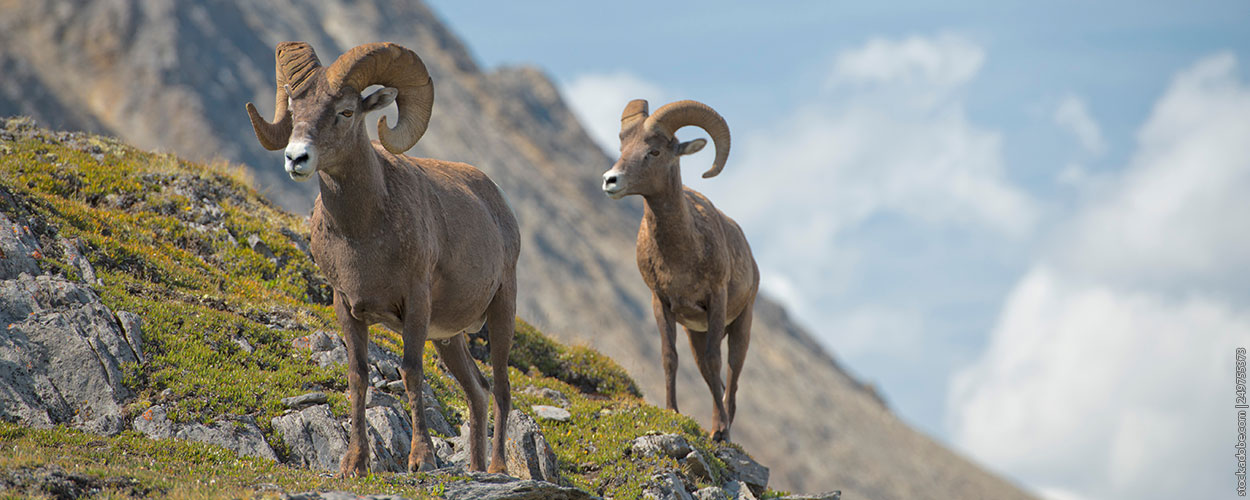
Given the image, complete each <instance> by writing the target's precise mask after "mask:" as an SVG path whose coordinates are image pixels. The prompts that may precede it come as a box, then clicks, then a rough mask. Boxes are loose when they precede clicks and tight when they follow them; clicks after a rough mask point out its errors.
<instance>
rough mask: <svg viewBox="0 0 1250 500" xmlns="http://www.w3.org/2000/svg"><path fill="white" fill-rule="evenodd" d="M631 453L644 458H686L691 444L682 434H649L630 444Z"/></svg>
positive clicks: (691, 449) (690, 449)
mask: <svg viewBox="0 0 1250 500" xmlns="http://www.w3.org/2000/svg"><path fill="white" fill-rule="evenodd" d="M629 448H630V451H632V452H633V453H634V454H636V455H640V456H644V457H652V456H666V457H672V458H674V459H682V458H685V457H686V455H689V454H690V452H691V451H694V449H693V448H691V447H690V443H689V442H688V441H686V438H684V437H682V436H681V435H680V434H647V435H645V436H638V437H637V438H635V439H634V442H633V443H632V444H630V447H629Z"/></svg>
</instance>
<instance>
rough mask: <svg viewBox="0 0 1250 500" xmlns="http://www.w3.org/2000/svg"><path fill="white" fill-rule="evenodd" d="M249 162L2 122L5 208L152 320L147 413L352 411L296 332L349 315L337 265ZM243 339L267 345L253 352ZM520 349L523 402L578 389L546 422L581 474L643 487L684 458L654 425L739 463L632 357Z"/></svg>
mask: <svg viewBox="0 0 1250 500" xmlns="http://www.w3.org/2000/svg"><path fill="white" fill-rule="evenodd" d="M240 172H242V169H240V168H237V167H232V166H230V165H227V164H224V163H216V164H211V165H202V164H196V163H191V162H186V161H183V160H180V159H178V158H176V157H173V156H170V155H162V154H154V153H148V152H144V151H140V150H137V149H135V148H133V147H130V146H127V145H125V144H122V143H120V142H117V141H115V140H113V139H108V138H103V137H98V136H89V135H85V134H78V133H53V132H47V131H42V130H38V129H35V128H33V126H31V125H30V123H29V122H26V121H22V120H8V121H7V122H6V123H4V127H3V128H2V129H0V211H3V212H5V213H6V214H7V215H8V216H9V217H10V219H13V220H15V221H22V223H25V224H28V225H29V226H30V230H31V232H32V234H34V235H35V236H36V237H38V238H39V239H40V241H41V246H42V247H43V249H44V254H43V255H42V256H41V257H40V263H41V265H42V266H43V267H44V268H45V269H48V270H51V271H52V272H54V273H60V274H62V275H65V276H66V277H67V278H70V279H76V280H77V279H82V277H81V273H80V272H79V270H78V269H77V268H75V267H74V266H72V265H70V264H69V263H68V262H67V260H66V257H65V256H64V255H62V253H61V250H60V249H59V246H58V245H57V244H56V243H55V241H56V239H57V238H58V237H59V238H67V239H70V240H76V241H78V242H80V247H81V249H82V252H83V254H84V255H85V256H86V257H87V259H88V260H89V261H90V262H91V263H92V264H93V266H94V269H95V272H96V273H97V275H98V277H99V279H100V283H99V284H93V288H95V290H96V291H97V292H98V293H99V295H100V297H101V299H102V300H103V301H104V303H105V304H106V305H108V306H109V307H110V308H112V309H114V310H124V311H130V312H133V313H135V314H138V315H139V316H140V317H142V319H143V333H144V352H145V355H146V356H147V362H146V363H143V364H131V365H127V366H125V367H124V371H125V384H126V385H127V386H128V387H129V388H131V389H132V390H133V391H134V392H135V394H136V396H135V398H134V400H133V401H132V402H130V403H129V405H128V406H127V410H128V413H129V415H130V416H131V417H133V416H135V415H138V414H139V413H141V412H142V411H143V410H145V409H146V408H148V407H150V406H151V405H153V404H157V403H158V402H159V403H160V404H164V405H166V406H167V408H168V409H169V417H170V418H171V419H172V420H174V421H181V422H189V421H198V422H202V423H211V422H213V421H214V420H216V419H219V418H222V417H227V416H232V415H251V416H253V417H255V419H256V421H257V422H258V423H259V424H260V426H261V429H262V431H263V432H265V433H266V435H267V437H270V438H272V437H273V436H272V429H271V428H270V425H269V421H270V419H271V418H273V417H275V416H278V415H280V414H281V413H282V411H283V407H282V405H281V403H280V400H281V399H282V398H284V397H288V396H294V395H298V394H302V393H305V392H308V391H310V390H321V391H325V392H326V393H327V394H329V395H330V403H331V408H332V410H333V411H334V412H335V413H336V414H337V415H344V414H346V412H347V401H346V398H345V397H344V394H343V391H344V390H345V389H346V380H347V378H346V376H345V373H344V368H343V367H331V368H321V367H318V366H316V365H315V364H313V363H311V362H310V361H309V354H308V352H307V351H302V350H300V349H297V348H295V347H293V346H292V344H291V341H292V340H293V339H295V338H296V337H300V336H303V335H307V334H309V333H310V332H312V331H315V330H320V329H324V330H330V331H336V330H337V329H336V327H335V325H336V322H335V321H334V317H333V311H332V310H331V309H330V308H329V307H328V306H327V305H326V302H327V300H326V298H327V297H329V289H328V286H327V285H326V282H325V279H324V278H323V277H322V276H321V275H320V273H319V272H318V270H317V268H316V266H315V265H314V264H313V262H312V261H311V259H310V258H309V257H308V256H307V255H306V254H305V253H303V251H301V250H300V249H299V241H300V240H301V239H302V240H303V241H307V239H308V230H307V227H306V223H305V222H304V221H303V220H302V218H300V217H296V216H294V215H291V214H289V213H286V212H284V211H282V210H281V209H279V208H277V207H275V206H273V205H272V204H271V203H269V202H268V201H267V200H265V199H264V198H263V197H262V196H260V195H259V194H258V193H257V192H256V191H255V190H254V189H252V188H251V187H249V185H248V180H247V179H246V178H245V176H243V175H242V174H241V173H240ZM6 192H7V193H8V195H4V194H5V193H6ZM197 228H198V229H197ZM249 236H257V237H259V238H260V239H261V240H262V241H263V242H264V243H265V245H266V246H267V247H268V248H269V249H270V250H271V251H272V252H273V254H274V255H275V257H276V259H273V260H271V259H269V258H267V257H266V256H264V255H262V254H260V253H258V252H256V251H253V250H252V249H251V248H250V246H249V245H248V244H247V239H248V237H249ZM275 261H276V262H275ZM521 293H528V292H527V291H525V290H522V292H521ZM372 336H373V339H374V341H375V342H377V343H378V344H380V345H382V346H383V347H384V348H389V349H392V350H394V351H395V352H397V353H398V352H400V351H401V349H402V340H401V339H400V338H399V336H398V335H396V334H394V333H392V332H389V331H385V330H382V329H380V328H375V329H373V330H372ZM239 340H245V341H246V343H247V344H249V345H250V346H252V347H253V351H252V352H250V353H249V352H246V351H245V350H244V349H242V348H241V347H240V346H239V343H238V341H239ZM473 349H474V351H475V353H477V354H480V353H481V352H484V346H483V345H482V340H481V339H474V345H473ZM426 354H427V355H426V363H425V370H426V374H427V377H428V379H429V381H430V383H431V385H432V387H433V388H434V390H435V395H436V397H437V398H438V399H439V400H440V402H442V403H443V405H444V407H445V408H447V415H446V416H447V418H448V420H449V421H450V422H451V423H452V424H453V425H456V424H458V423H460V422H461V421H463V418H462V415H467V410H466V408H467V406H466V404H465V402H464V398H463V395H462V394H461V393H460V390H459V388H458V387H457V386H456V385H455V383H454V382H453V381H452V380H451V378H450V377H449V376H448V375H447V374H444V373H443V372H442V371H441V370H440V368H439V364H438V362H437V359H436V358H437V357H436V355H435V354H434V350H433V348H432V347H431V346H427V347H426ZM480 359H484V357H483V358H480ZM509 364H510V366H511V367H510V378H511V381H512V386H513V389H514V391H513V402H514V407H515V408H518V409H521V410H523V411H526V412H530V411H531V410H530V406H531V405H533V404H551V402H550V401H547V400H545V399H542V398H539V397H536V396H532V395H528V394H524V393H522V392H521V391H522V390H524V389H525V388H526V387H528V386H541V387H549V388H553V389H556V390H559V391H561V392H563V393H564V394H565V395H566V396H568V397H569V399H570V401H571V407H570V411H571V412H572V415H573V417H572V419H571V420H570V421H569V422H565V423H560V422H551V421H540V422H539V424H540V425H541V426H542V427H543V432H544V434H545V435H546V437H547V440H548V441H549V442H550V443H551V445H552V447H553V448H554V449H555V452H556V455H557V457H558V459H559V464H560V470H561V473H562V475H563V478H564V480H565V481H566V482H567V483H569V484H572V485H574V486H577V487H580V488H583V489H586V490H588V491H591V492H594V493H596V494H599V495H605V496H612V497H615V498H622V499H625V498H637V497H638V496H640V495H641V488H642V485H643V482H645V481H646V480H647V478H648V477H649V476H650V473H651V472H653V471H655V470H657V469H658V468H661V467H675V466H676V463H675V462H673V461H672V460H670V459H663V460H661V459H654V458H640V457H630V456H627V455H626V453H625V450H626V449H627V448H628V443H629V442H630V441H631V440H632V439H634V438H635V437H637V436H638V435H641V434H644V433H647V432H662V433H668V432H677V433H682V434H684V435H685V436H686V437H687V439H689V440H690V441H691V443H692V445H694V446H695V447H696V448H698V449H700V450H703V451H704V452H705V454H706V456H707V457H708V458H709V459H710V461H711V462H713V463H712V466H713V468H714V469H716V470H717V471H719V472H718V473H723V470H724V468H723V464H721V463H720V462H719V461H718V460H716V459H715V458H714V457H713V456H712V455H711V453H710V450H712V449H714V446H713V443H712V442H711V441H710V440H709V438H708V436H707V433H706V432H705V431H704V430H702V429H701V428H700V427H699V425H698V424H697V423H696V422H695V421H693V420H691V419H689V418H687V417H685V416H682V415H678V414H676V413H673V412H670V411H667V410H662V409H659V408H655V407H653V406H649V405H647V404H646V403H645V402H644V401H643V400H642V399H641V393H640V392H639V390H638V387H637V385H636V384H635V383H634V381H633V380H632V379H630V377H629V376H628V375H627V374H626V372H625V371H624V370H623V369H622V368H621V367H620V366H619V365H617V364H616V363H615V362H613V361H612V360H611V359H609V358H607V357H605V356H603V355H602V354H599V353H598V352H596V351H594V350H593V349H590V348H588V347H585V346H574V347H568V346H564V345H561V344H559V343H557V342H555V341H553V340H551V339H549V338H547V337H545V336H544V335H543V334H542V333H541V332H539V331H537V330H536V329H534V328H533V327H532V326H530V325H529V324H527V323H525V322H524V321H522V320H520V319H518V320H517V336H516V340H515V344H514V348H513V350H512V352H511V353H510V363H509ZM482 367H483V369H487V368H488V367H487V366H486V365H484V364H483V365H482ZM273 441H274V442H277V440H273ZM279 448H280V445H279ZM0 449H4V450H6V453H3V454H0V471H2V470H12V469H15V468H21V467H31V466H37V465H40V464H59V465H61V466H63V467H64V468H65V469H66V470H67V471H71V470H72V471H77V473H80V474H86V475H89V476H93V477H102V478H108V477H127V478H133V479H134V480H136V481H138V483H139V484H140V485H141V486H142V487H143V488H147V489H146V490H143V491H147V492H148V493H149V494H151V493H152V492H155V493H156V494H158V495H159V496H165V495H168V496H175V497H179V496H182V497H200V496H202V495H204V494H211V495H212V496H219V497H235V496H251V495H252V494H254V493H258V492H259V493H263V492H264V491H267V490H262V489H261V485H264V484H276V485H278V486H279V487H280V488H282V489H285V490H286V491H304V490H312V489H325V488H335V489H348V490H352V491H355V492H357V493H362V494H365V493H397V494H403V495H405V496H420V495H422V494H430V493H437V492H438V491H439V490H438V488H440V486H439V484H438V483H436V482H435V483H430V482H429V480H426V479H422V478H423V476H409V475H402V474H389V473H379V474H374V475H372V476H370V477H368V478H365V479H359V480H336V479H330V478H326V477H322V476H321V475H319V474H317V473H315V472H309V471H304V470H297V469H292V468H289V467H286V466H284V465H280V464H274V463H269V462H265V461H263V460H258V459H250V458H240V457H238V456H235V455H234V454H233V453H231V452H229V451H228V450H224V449H220V448H215V447H212V446H208V445H202V444H196V443H185V442H177V441H169V440H165V441H152V440H148V439H146V438H144V437H142V436H139V435H137V434H133V433H129V432H127V433H123V434H121V435H119V436H116V437H111V438H102V437H99V436H92V435H88V434H83V433H79V432H76V431H71V430H67V429H61V428H58V429H54V430H35V429H24V428H21V427H17V426H14V425H12V424H3V425H0ZM7 450H13V453H8V452H7ZM422 480H425V481H426V483H427V484H421V483H420V481H422ZM701 486H707V485H701ZM140 489H141V490H142V488H140ZM140 493H142V492H140ZM135 494H136V493H134V492H133V491H113V492H111V493H110V495H112V496H121V497H125V496H132V495H135Z"/></svg>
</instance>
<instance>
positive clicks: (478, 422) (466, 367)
mask: <svg viewBox="0 0 1250 500" xmlns="http://www.w3.org/2000/svg"><path fill="white" fill-rule="evenodd" d="M434 346H435V347H436V348H438V355H439V357H440V358H441V359H442V360H443V364H446V365H447V369H448V371H450V372H451V376H452V377H455V379H456V382H458V383H459V384H460V387H461V388H462V389H464V394H465V397H466V398H467V399H468V401H469V470H471V471H482V470H486V405H487V404H488V401H487V399H486V398H487V396H486V387H485V384H484V382H485V379H484V378H483V376H482V372H481V371H479V370H478V369H477V364H475V363H474V362H473V358H472V357H471V356H470V355H469V346H468V344H467V343H466V342H465V336H464V335H463V334H461V335H456V336H455V337H453V338H451V340H450V341H446V344H444V343H443V342H442V341H440V342H435V343H434Z"/></svg>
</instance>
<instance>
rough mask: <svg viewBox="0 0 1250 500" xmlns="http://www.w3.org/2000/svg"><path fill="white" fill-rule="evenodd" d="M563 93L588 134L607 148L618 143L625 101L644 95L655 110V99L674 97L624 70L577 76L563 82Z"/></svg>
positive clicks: (664, 100)
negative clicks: (565, 82) (566, 82)
mask: <svg viewBox="0 0 1250 500" xmlns="http://www.w3.org/2000/svg"><path fill="white" fill-rule="evenodd" d="M564 96H565V98H566V99H568V101H569V104H570V105H571V107H572V109H573V112H574V113H575V114H576V115H577V118H578V120H580V121H581V123H582V125H583V126H585V127H586V128H587V132H588V133H589V134H590V137H591V138H593V139H594V140H595V142H598V143H599V146H600V147H602V148H603V149H604V150H606V151H610V152H615V151H616V150H617V148H618V147H620V139H618V138H617V134H618V133H620V127H621V110H623V109H625V104H626V103H628V102H629V101H631V100H633V99H646V100H647V101H649V102H651V103H652V110H653V111H654V109H655V106H656V104H655V103H660V104H663V103H667V102H669V101H671V100H673V99H669V98H668V94H667V93H665V92H664V91H663V90H662V89H661V88H660V87H659V86H658V85H655V84H653V83H651V82H648V81H646V80H643V79H642V78H639V77H637V76H635V75H633V74H631V73H628V72H624V71H618V72H616V73H610V74H588V75H581V76H578V77H576V78H574V79H573V81H572V82H569V83H568V84H567V85H564Z"/></svg>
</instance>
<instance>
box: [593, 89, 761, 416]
mask: <svg viewBox="0 0 1250 500" xmlns="http://www.w3.org/2000/svg"><path fill="white" fill-rule="evenodd" d="M687 125H695V126H698V127H700V128H702V129H704V130H706V131H707V132H708V135H710V136H711V137H712V141H713V142H715V144H716V160H715V161H714V162H713V164H712V168H711V170H708V171H707V172H705V173H704V174H703V177H704V178H707V177H713V176H715V175H716V174H719V173H720V171H721V169H723V168H725V160H726V159H727V158H728V157H729V126H728V125H727V124H726V123H725V119H724V118H721V116H720V114H718V113H717V112H716V111H714V110H712V108H710V107H708V106H707V105H706V104H703V103H699V102H695V101H678V102H674V103H670V104H667V105H665V106H663V107H661V108H660V109H657V110H656V111H655V114H654V115H650V116H648V115H647V101H644V100H641V99H635V100H633V101H630V103H629V105H627V106H625V111H624V112H623V113H621V158H620V159H619V160H617V161H616V164H615V165H613V166H612V169H611V170H608V171H607V172H606V173H604V174H603V192H605V193H607V194H608V196H610V197H612V198H613V199H620V198H622V197H624V196H627V195H631V194H636V195H641V196H642V198H643V200H644V201H645V208H644V211H643V216H642V225H641V226H640V227H639V228H638V247H637V252H638V270H639V271H640V272H641V273H642V279H643V281H645V282H646V283H647V286H648V287H650V288H651V293H652V295H651V307H652V309H653V311H654V313H655V321H656V324H657V325H658V326H659V329H660V336H661V340H662V343H661V344H660V347H661V352H662V355H663V357H664V381H665V403H666V404H667V406H668V408H670V409H672V410H674V411H676V410H677V394H676V393H677V382H676V376H677V350H676V346H675V345H674V344H675V342H676V337H677V334H676V326H675V324H674V323H681V324H682V326H684V327H685V328H686V334H687V335H688V336H689V337H690V349H691V350H692V351H694V356H695V362H696V364H698V366H699V372H701V373H702V374H703V380H704V381H706V382H707V386H708V389H711V391H712V399H713V402H714V403H715V411H714V415H713V418H714V420H715V421H714V422H713V424H712V431H713V432H712V437H713V438H714V439H716V440H718V441H729V426H730V424H732V423H733V419H734V412H735V411H736V409H737V401H736V394H737V392H738V377H739V376H740V375H742V364H743V361H744V360H745V359H746V355H747V346H748V345H749V344H750V342H751V312H752V310H753V308H754V307H755V294H756V292H757V291H758V289H759V282H760V272H759V268H758V267H756V265H755V258H754V257H752V256H751V247H750V245H748V244H747V239H746V236H744V235H743V234H742V229H741V228H739V227H738V224H737V223H736V222H734V220H733V219H730V218H729V217H728V216H726V215H725V214H723V213H721V211H720V210H717V209H716V207H714V206H712V202H711V201H708V199H707V197H705V196H703V195H702V194H699V192H697V191H695V190H693V189H690V188H688V187H685V186H683V185H682V183H681V166H680V157H681V156H683V155H688V154H691V153H695V152H698V151H699V150H700V149H703V146H704V145H706V144H707V141H705V140H703V139H695V140H693V141H690V142H678V141H677V139H676V138H675V137H674V136H673V134H674V133H675V132H677V130H678V129H680V128H682V127H685V126H687ZM724 337H728V338H729V376H728V383H727V385H726V386H724V387H722V385H721V347H720V346H721V339H722V338H724Z"/></svg>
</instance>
